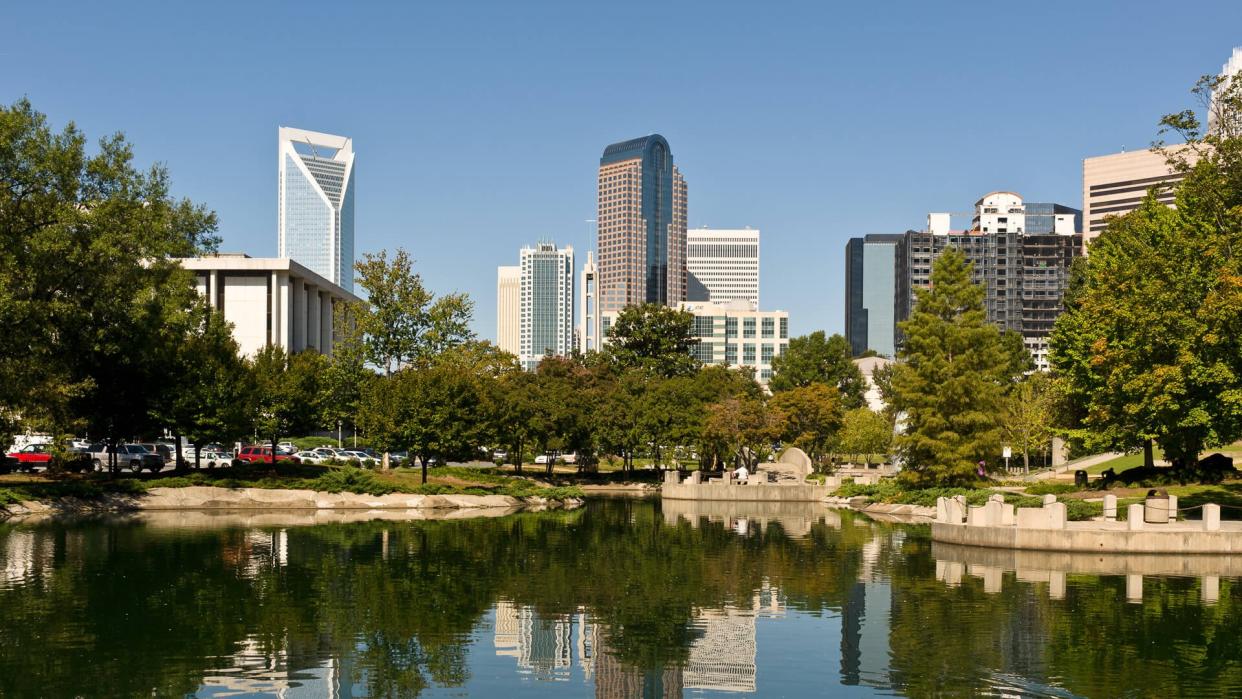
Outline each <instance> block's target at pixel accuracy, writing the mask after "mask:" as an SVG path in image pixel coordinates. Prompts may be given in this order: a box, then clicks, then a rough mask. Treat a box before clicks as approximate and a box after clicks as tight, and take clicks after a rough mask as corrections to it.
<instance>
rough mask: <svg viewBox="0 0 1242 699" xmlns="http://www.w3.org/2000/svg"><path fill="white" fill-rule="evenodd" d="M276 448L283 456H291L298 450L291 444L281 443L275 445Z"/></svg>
mask: <svg viewBox="0 0 1242 699" xmlns="http://www.w3.org/2000/svg"><path fill="white" fill-rule="evenodd" d="M276 448H277V449H279V450H281V451H282V452H284V453H285V454H292V453H294V452H295V451H297V450H298V448H297V447H295V446H293V442H281V443H280V444H277V445H276Z"/></svg>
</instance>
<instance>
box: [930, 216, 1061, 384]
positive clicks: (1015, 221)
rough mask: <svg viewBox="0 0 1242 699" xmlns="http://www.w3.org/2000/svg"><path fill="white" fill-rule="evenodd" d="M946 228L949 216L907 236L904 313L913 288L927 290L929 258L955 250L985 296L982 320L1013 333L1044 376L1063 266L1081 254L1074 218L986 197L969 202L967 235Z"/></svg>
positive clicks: (1058, 309) (1058, 310) (1057, 312)
mask: <svg viewBox="0 0 1242 699" xmlns="http://www.w3.org/2000/svg"><path fill="white" fill-rule="evenodd" d="M949 222H950V216H949V214H943V213H941V214H930V215H929V216H928V225H927V230H926V231H920V232H916V231H911V232H909V233H907V234H906V267H907V270H908V272H907V274H908V279H909V282H908V286H909V289H910V296H909V301H908V303H909V304H910V306H909V307H910V308H913V304H914V301H915V292H916V290H917V289H926V288H928V287H930V286H931V268H932V263H933V262H934V261H935V259H936V257H938V256H939V255H940V254H941V253H942V252H944V250H945V249H946V248H948V247H955V248H957V249H958V250H960V251H961V252H962V253H963V254H965V256H966V259H967V260H969V261H970V263H971V265H972V267H973V273H972V274H973V279H974V281H975V283H977V284H980V285H981V286H983V287H984V289H985V291H986V294H985V297H984V310H985V311H986V313H987V318H988V320H989V321H990V322H992V323H993V324H995V325H996V326H997V327H999V328H1001V329H1002V330H1013V331H1016V332H1018V333H1020V334H1021V335H1022V337H1023V342H1024V343H1025V345H1026V348H1027V350H1028V351H1030V353H1031V356H1032V358H1033V359H1034V361H1035V365H1036V368H1037V369H1040V370H1046V369H1047V368H1048V335H1049V333H1050V332H1051V331H1052V324H1053V322H1054V321H1055V320H1056V318H1057V316H1059V315H1060V313H1061V310H1062V308H1063V305H1062V298H1063V297H1064V294H1065V290H1066V289H1067V288H1068V286H1069V269H1070V264H1071V263H1072V262H1073V261H1074V258H1075V257H1077V256H1078V255H1080V254H1081V251H1082V234H1081V233H1080V232H1079V231H1080V230H1081V226H1082V214H1081V212H1079V211H1078V210H1077V209H1073V208H1070V207H1068V206H1063V205H1061V204H1041V203H1033V202H1031V203H1028V202H1024V201H1023V200H1022V197H1021V196H1019V195H1017V194H1015V193H1013V192H991V193H989V194H987V195H986V196H984V197H983V198H982V199H980V200H979V201H977V202H975V214H974V218H973V219H972V221H971V227H970V229H968V230H951V229H950V226H949Z"/></svg>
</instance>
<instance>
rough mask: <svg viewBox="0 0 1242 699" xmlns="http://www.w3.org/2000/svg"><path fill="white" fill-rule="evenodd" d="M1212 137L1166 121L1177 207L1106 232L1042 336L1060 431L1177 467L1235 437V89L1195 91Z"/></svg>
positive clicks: (1239, 377)
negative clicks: (1207, 113)
mask: <svg viewBox="0 0 1242 699" xmlns="http://www.w3.org/2000/svg"><path fill="white" fill-rule="evenodd" d="M1194 92H1195V94H1196V95H1198V96H1199V97H1200V98H1202V99H1204V100H1207V98H1208V97H1209V96H1214V97H1215V100H1214V101H1213V105H1214V106H1213V109H1214V110H1215V116H1216V119H1217V123H1218V124H1219V128H1217V129H1216V130H1214V131H1210V132H1207V133H1204V132H1203V131H1202V130H1201V128H1200V124H1199V121H1198V119H1197V117H1196V115H1195V113H1194V112H1193V111H1189V110H1188V111H1186V112H1182V113H1179V114H1171V115H1168V116H1166V117H1164V119H1163V120H1162V122H1161V123H1162V125H1163V127H1164V129H1165V130H1167V131H1172V132H1175V133H1178V134H1179V135H1181V136H1182V137H1184V138H1185V139H1186V143H1187V145H1186V147H1185V148H1183V149H1179V150H1175V151H1170V152H1169V153H1168V157H1169V161H1170V164H1171V165H1172V166H1173V168H1174V169H1175V170H1176V171H1177V172H1179V173H1180V174H1181V175H1182V176H1183V179H1182V180H1181V182H1180V183H1179V184H1178V185H1177V188H1176V192H1175V198H1174V201H1175V204H1176V208H1168V207H1165V206H1164V205H1162V204H1161V203H1160V202H1159V201H1158V200H1157V198H1156V195H1157V194H1158V192H1157V191H1151V192H1149V193H1148V197H1147V198H1146V200H1144V202H1143V203H1142V205H1141V206H1140V207H1139V208H1138V209H1137V210H1135V211H1132V212H1130V213H1128V214H1126V215H1125V216H1120V217H1115V218H1112V219H1110V220H1109V221H1108V225H1107V227H1106V228H1105V230H1104V232H1103V233H1102V234H1101V235H1100V236H1099V237H1098V238H1096V239H1095V240H1094V241H1092V244H1091V250H1090V256H1089V257H1088V258H1087V260H1086V263H1085V264H1084V265H1083V266H1082V269H1081V274H1080V278H1079V279H1077V280H1076V282H1077V283H1076V285H1075V286H1074V287H1073V292H1072V293H1071V294H1070V295H1069V296H1068V298H1067V301H1066V305H1067V311H1066V313H1064V314H1063V315H1062V316H1061V317H1060V318H1059V319H1058V320H1057V324H1056V326H1055V328H1054V330H1053V334H1052V338H1051V343H1050V344H1051V349H1052V363H1053V367H1054V369H1055V370H1056V372H1057V374H1058V375H1059V377H1060V379H1059V381H1058V386H1057V388H1058V393H1059V396H1060V398H1061V399H1062V406H1063V410H1062V415H1063V417H1066V418H1068V419H1067V422H1068V425H1067V426H1068V427H1071V428H1075V429H1076V430H1078V431H1080V433H1081V432H1082V431H1086V432H1089V433H1094V434H1095V435H1097V436H1096V440H1097V442H1098V443H1102V444H1104V445H1106V446H1111V447H1113V448H1125V449H1131V448H1134V447H1135V446H1137V445H1138V444H1141V443H1142V442H1143V441H1144V440H1145V439H1148V438H1151V439H1154V440H1155V441H1156V443H1157V444H1159V445H1160V447H1161V449H1162V450H1163V451H1164V454H1165V457H1166V458H1168V459H1169V460H1170V461H1171V462H1172V463H1173V465H1174V467H1175V468H1177V469H1179V470H1182V471H1185V470H1187V469H1189V468H1190V467H1192V466H1193V465H1194V463H1195V462H1196V461H1197V459H1198V455H1199V453H1200V452H1202V451H1203V450H1204V449H1205V448H1207V447H1210V446H1214V445H1219V444H1226V443H1229V442H1231V441H1233V440H1235V439H1237V438H1238V437H1239V436H1242V257H1240V256H1239V255H1238V252H1237V251H1238V250H1239V249H1240V246H1242V131H1239V121H1240V120H1239V116H1240V115H1242V81H1239V80H1233V81H1228V82H1226V81H1222V80H1221V79H1219V78H1215V77H1205V78H1203V79H1202V80H1200V82H1199V84H1198V85H1197V86H1196V88H1195V90H1194Z"/></svg>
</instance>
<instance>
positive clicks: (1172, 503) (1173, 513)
mask: <svg viewBox="0 0 1242 699" xmlns="http://www.w3.org/2000/svg"><path fill="white" fill-rule="evenodd" d="M1176 521H1177V496H1176V495H1170V496H1169V523H1170V524H1172V523H1173V522H1176Z"/></svg>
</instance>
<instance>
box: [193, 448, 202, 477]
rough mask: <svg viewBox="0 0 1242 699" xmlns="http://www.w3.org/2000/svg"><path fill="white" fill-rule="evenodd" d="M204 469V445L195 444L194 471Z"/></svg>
mask: <svg viewBox="0 0 1242 699" xmlns="http://www.w3.org/2000/svg"><path fill="white" fill-rule="evenodd" d="M202 467H203V445H202V443H201V442H195V443H194V470H195V471H197V470H199V469H201V468H202Z"/></svg>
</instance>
